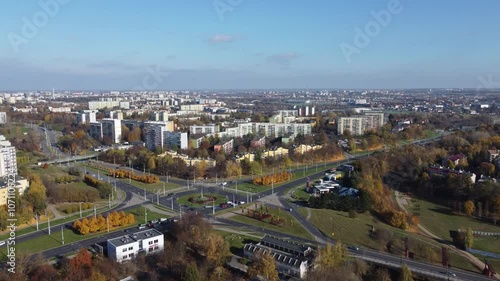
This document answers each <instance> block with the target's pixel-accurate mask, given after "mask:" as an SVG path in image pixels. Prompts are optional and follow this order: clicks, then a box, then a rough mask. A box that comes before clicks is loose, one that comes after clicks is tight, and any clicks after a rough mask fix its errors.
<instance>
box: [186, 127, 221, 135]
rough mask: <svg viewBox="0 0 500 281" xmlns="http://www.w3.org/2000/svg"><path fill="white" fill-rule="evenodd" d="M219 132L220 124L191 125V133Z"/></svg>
mask: <svg viewBox="0 0 500 281" xmlns="http://www.w3.org/2000/svg"><path fill="white" fill-rule="evenodd" d="M218 132H219V126H217V125H215V124H209V125H202V126H200V125H193V126H190V127H189V133H190V134H193V135H194V134H215V133H218Z"/></svg>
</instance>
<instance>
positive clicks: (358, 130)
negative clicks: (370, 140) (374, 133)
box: [337, 112, 385, 136]
mask: <svg viewBox="0 0 500 281" xmlns="http://www.w3.org/2000/svg"><path fill="white" fill-rule="evenodd" d="M384 124H385V119H384V113H382V112H365V113H364V115H356V116H352V117H340V118H339V119H338V120H337V133H338V134H339V135H341V134H343V133H344V132H345V131H346V130H349V131H350V132H351V134H352V135H355V136H356V135H362V134H364V133H365V132H366V131H367V130H370V129H377V128H380V127H382V126H384Z"/></svg>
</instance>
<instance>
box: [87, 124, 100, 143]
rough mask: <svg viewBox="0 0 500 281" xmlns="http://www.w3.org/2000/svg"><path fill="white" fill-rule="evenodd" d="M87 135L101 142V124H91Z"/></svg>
mask: <svg viewBox="0 0 500 281" xmlns="http://www.w3.org/2000/svg"><path fill="white" fill-rule="evenodd" d="M89 135H90V136H91V137H93V138H94V139H96V140H102V136H103V135H102V123H100V122H91V123H90V132H89Z"/></svg>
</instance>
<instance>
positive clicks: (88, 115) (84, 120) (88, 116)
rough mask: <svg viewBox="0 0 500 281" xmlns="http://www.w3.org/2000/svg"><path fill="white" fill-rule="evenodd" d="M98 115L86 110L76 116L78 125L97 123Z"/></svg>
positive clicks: (93, 111)
mask: <svg viewBox="0 0 500 281" xmlns="http://www.w3.org/2000/svg"><path fill="white" fill-rule="evenodd" d="M96 113H97V111H95V110H84V111H82V112H78V114H77V115H76V122H77V123H78V124H88V123H92V122H96Z"/></svg>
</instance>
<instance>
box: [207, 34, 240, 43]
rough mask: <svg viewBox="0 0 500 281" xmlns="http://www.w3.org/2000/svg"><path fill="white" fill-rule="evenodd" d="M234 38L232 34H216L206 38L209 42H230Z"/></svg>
mask: <svg viewBox="0 0 500 281" xmlns="http://www.w3.org/2000/svg"><path fill="white" fill-rule="evenodd" d="M235 39H236V38H235V37H234V36H231V35H226V34H216V35H214V36H212V38H210V39H209V40H208V42H210V43H225V42H232V41H234V40H235Z"/></svg>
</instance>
